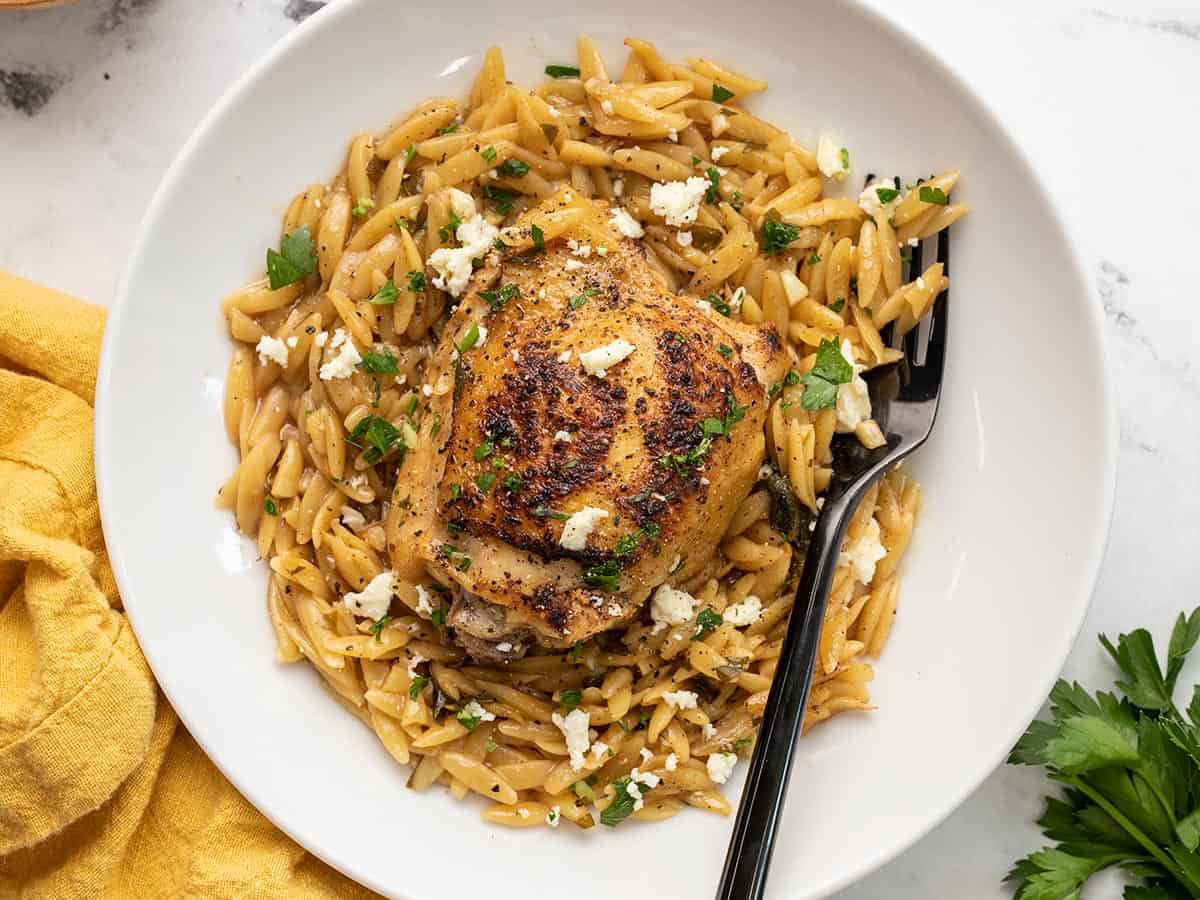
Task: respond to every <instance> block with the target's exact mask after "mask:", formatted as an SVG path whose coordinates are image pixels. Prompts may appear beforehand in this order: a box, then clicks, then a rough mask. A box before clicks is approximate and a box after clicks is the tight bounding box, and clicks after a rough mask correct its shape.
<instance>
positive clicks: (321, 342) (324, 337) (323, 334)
mask: <svg viewBox="0 0 1200 900" xmlns="http://www.w3.org/2000/svg"><path fill="white" fill-rule="evenodd" d="M328 340H329V332H328V331H318V332H317V336H316V337H315V338H313V343H314V344H316V345H317V346H318V347H324V346H325V342H326V341H328Z"/></svg>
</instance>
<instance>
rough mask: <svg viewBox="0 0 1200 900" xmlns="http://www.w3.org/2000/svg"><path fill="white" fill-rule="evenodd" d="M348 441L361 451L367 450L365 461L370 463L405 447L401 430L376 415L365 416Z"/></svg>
mask: <svg viewBox="0 0 1200 900" xmlns="http://www.w3.org/2000/svg"><path fill="white" fill-rule="evenodd" d="M346 441H347V442H348V443H349V444H351V445H353V446H355V447H358V448H359V449H366V451H367V452H366V453H365V454H363V459H364V460H366V461H367V462H368V463H377V462H379V460H381V459H383V457H384V455H385V454H386V453H387V452H388V451H389V450H391V449H393V448H396V447H400V448H403V447H404V438H403V437H402V436H401V435H400V429H398V428H397V427H396V426H395V425H393V424H392V423H391V422H389V421H388V420H387V419H385V418H383V417H382V416H374V415H371V416H364V417H363V419H362V421H360V422H359V423H358V424H357V425H355V426H354V430H353V431H351V432H350V434H349V435H348V436H347V437H346ZM364 442H365V443H364Z"/></svg>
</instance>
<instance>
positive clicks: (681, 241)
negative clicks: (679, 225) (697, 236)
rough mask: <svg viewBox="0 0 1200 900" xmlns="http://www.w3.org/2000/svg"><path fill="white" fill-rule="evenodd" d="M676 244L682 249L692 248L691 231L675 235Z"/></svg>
mask: <svg viewBox="0 0 1200 900" xmlns="http://www.w3.org/2000/svg"><path fill="white" fill-rule="evenodd" d="M675 243H677V244H678V245H679V246H680V247H690V246H692V233H691V232H690V231H681V232H679V233H678V234H676V235H675Z"/></svg>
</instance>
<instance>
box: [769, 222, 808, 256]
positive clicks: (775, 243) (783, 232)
mask: <svg viewBox="0 0 1200 900" xmlns="http://www.w3.org/2000/svg"><path fill="white" fill-rule="evenodd" d="M798 237H800V229H799V228H797V227H796V226H795V225H789V224H788V223H787V222H784V221H783V220H782V219H776V218H767V219H765V220H764V221H763V224H762V230H761V231H760V232H759V244H760V245H761V246H762V250H763V253H768V254H770V253H779V252H780V251H781V250H783V249H785V248H786V247H787V245H788V244H790V243H791V242H792V241H794V240H796V238H798Z"/></svg>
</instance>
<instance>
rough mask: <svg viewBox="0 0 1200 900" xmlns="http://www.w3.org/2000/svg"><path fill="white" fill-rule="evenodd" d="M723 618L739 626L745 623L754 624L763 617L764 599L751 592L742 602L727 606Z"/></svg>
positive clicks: (722, 614)
mask: <svg viewBox="0 0 1200 900" xmlns="http://www.w3.org/2000/svg"><path fill="white" fill-rule="evenodd" d="M721 618H723V619H724V620H725V621H726V622H728V623H729V624H730V625H736V626H737V627H739V628H740V627H742V626H743V625H753V624H754V623H755V622H757V621H758V620H759V619H761V618H762V601H761V600H759V599H758V598H757V597H755V596H754V595H753V594H751V595H750V596H749V597H747V598H746V599H745V600H743V601H742V602H741V603H738V604H735V605H734V606H727V607H725V612H723V613H721Z"/></svg>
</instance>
